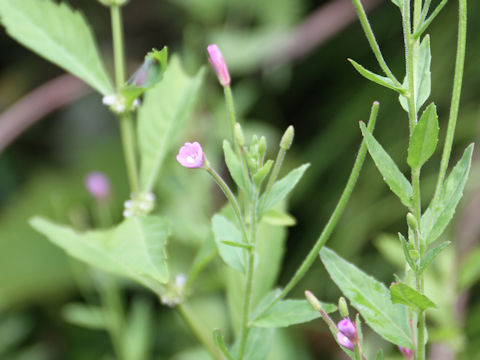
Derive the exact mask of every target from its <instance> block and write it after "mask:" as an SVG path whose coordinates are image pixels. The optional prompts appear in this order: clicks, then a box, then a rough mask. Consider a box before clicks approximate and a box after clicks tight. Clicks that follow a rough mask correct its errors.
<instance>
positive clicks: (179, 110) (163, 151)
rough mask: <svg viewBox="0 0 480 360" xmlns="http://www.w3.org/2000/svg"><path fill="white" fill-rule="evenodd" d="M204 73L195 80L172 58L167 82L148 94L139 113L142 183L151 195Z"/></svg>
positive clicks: (195, 96) (164, 81) (201, 72)
mask: <svg viewBox="0 0 480 360" xmlns="http://www.w3.org/2000/svg"><path fill="white" fill-rule="evenodd" d="M202 79H203V71H200V72H198V73H197V75H196V76H195V77H193V78H191V77H189V76H187V75H186V74H185V73H184V71H183V70H182V67H181V65H180V61H179V60H178V58H177V57H172V59H171V61H170V64H169V65H168V68H167V70H166V71H165V74H164V77H163V80H162V81H161V82H160V83H159V84H158V85H157V86H155V87H154V88H153V89H152V90H150V91H148V92H147V93H146V95H145V99H144V102H143V105H142V106H141V107H140V109H139V112H138V143H139V148H140V158H141V166H140V182H141V188H142V190H143V191H145V192H150V191H151V190H152V188H153V186H154V184H155V181H156V179H157V177H158V174H159V172H160V168H161V166H162V164H163V161H164V159H165V156H166V155H167V153H168V151H170V149H171V146H172V144H174V143H175V142H176V141H177V135H178V132H179V131H180V130H182V129H184V128H185V126H186V120H187V117H188V115H189V114H190V111H191V110H192V108H193V105H194V102H195V100H196V98H197V96H198V93H199V89H200V85H201V83H202Z"/></svg>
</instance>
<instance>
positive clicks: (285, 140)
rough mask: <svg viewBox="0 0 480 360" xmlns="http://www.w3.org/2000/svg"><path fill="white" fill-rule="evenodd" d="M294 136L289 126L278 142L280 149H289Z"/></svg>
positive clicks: (291, 127)
mask: <svg viewBox="0 0 480 360" xmlns="http://www.w3.org/2000/svg"><path fill="white" fill-rule="evenodd" d="M294 135H295V131H294V129H293V126H292V125H290V126H289V127H288V128H287V130H286V131H285V133H284V134H283V136H282V140H281V141H280V147H281V148H282V149H285V150H288V149H290V146H292V142H293V136H294Z"/></svg>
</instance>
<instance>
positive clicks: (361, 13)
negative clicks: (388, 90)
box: [352, 0, 403, 88]
mask: <svg viewBox="0 0 480 360" xmlns="http://www.w3.org/2000/svg"><path fill="white" fill-rule="evenodd" d="M352 1H353V6H354V7H355V10H356V11H357V14H358V18H359V19H360V23H361V24H362V28H363V31H364V32H365V35H366V37H367V40H368V42H369V44H370V47H371V48H372V51H373V53H374V54H375V57H376V58H377V61H378V64H379V65H380V67H381V68H382V70H383V72H384V73H385V75H387V76H388V77H389V78H390V80H392V81H393V82H394V84H395V85H396V86H398V87H400V88H402V87H403V86H402V84H400V82H399V81H398V80H397V78H396V77H395V75H393V73H392V71H391V70H390V68H389V67H388V65H387V63H386V62H385V59H384V58H383V55H382V52H381V51H380V47H379V46H378V43H377V40H376V39H375V35H374V34H373V30H372V27H371V26H370V23H369V22H368V18H367V14H366V12H365V9H364V8H363V6H362V3H361V2H360V0H352Z"/></svg>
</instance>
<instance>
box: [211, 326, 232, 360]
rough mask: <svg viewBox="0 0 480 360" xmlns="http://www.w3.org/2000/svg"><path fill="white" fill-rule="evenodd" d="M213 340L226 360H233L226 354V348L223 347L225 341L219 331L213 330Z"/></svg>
mask: <svg viewBox="0 0 480 360" xmlns="http://www.w3.org/2000/svg"><path fill="white" fill-rule="evenodd" d="M213 339H214V340H215V344H216V345H217V347H218V348H219V349H220V351H221V352H222V354H223V355H224V356H225V357H226V358H227V359H228V360H233V358H232V355H230V353H229V352H228V349H227V346H226V345H225V341H224V340H223V335H222V332H221V330H220V329H215V330H213Z"/></svg>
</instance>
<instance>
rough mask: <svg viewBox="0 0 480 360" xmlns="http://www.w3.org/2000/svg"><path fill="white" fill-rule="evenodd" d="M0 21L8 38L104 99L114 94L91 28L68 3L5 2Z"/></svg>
mask: <svg viewBox="0 0 480 360" xmlns="http://www.w3.org/2000/svg"><path fill="white" fill-rule="evenodd" d="M0 18H1V21H2V23H3V25H4V26H5V28H6V30H7V32H8V34H9V35H10V36H11V37H12V38H14V39H15V40H17V41H18V42H19V43H21V44H22V45H24V46H25V47H27V48H29V49H30V50H32V51H34V52H36V53H37V54H39V55H40V56H42V57H44V58H45V59H47V60H49V61H51V62H52V63H54V64H56V65H58V66H60V67H61V68H63V69H64V70H66V71H68V72H70V73H72V74H73V75H75V76H77V77H79V78H80V79H82V80H83V81H85V82H86V83H87V84H89V85H90V86H91V87H93V88H94V89H96V90H97V91H99V92H100V93H102V94H103V95H106V94H111V93H112V92H113V87H112V84H111V82H110V79H109V77H108V75H107V73H106V72H105V69H104V67H103V65H102V61H101V60H100V56H99V54H98V51H97V46H96V44H95V39H94V37H93V34H92V31H91V30H90V26H89V25H88V23H87V21H86V20H85V18H84V16H83V15H82V14H81V13H79V12H78V11H75V10H72V9H71V8H70V6H69V5H67V4H66V3H65V2H62V3H59V4H57V3H55V2H53V1H50V0H43V1H39V0H21V1H18V0H2V1H0Z"/></svg>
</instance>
